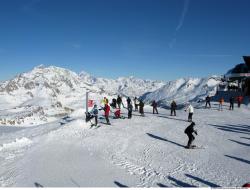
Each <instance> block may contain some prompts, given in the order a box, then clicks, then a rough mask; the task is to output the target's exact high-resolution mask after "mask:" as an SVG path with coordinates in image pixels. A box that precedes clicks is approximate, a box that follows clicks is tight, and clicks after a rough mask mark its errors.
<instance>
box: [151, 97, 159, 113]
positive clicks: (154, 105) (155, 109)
mask: <svg viewBox="0 0 250 190" xmlns="http://www.w3.org/2000/svg"><path fill="white" fill-rule="evenodd" d="M151 106H152V107H153V114H155V113H156V114H159V113H158V109H157V102H156V101H155V100H154V101H153V102H152V104H151Z"/></svg>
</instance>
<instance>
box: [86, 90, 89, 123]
mask: <svg viewBox="0 0 250 190" xmlns="http://www.w3.org/2000/svg"><path fill="white" fill-rule="evenodd" d="M88 102H89V92H88V91H86V116H87V113H88V112H89V107H88ZM86 122H87V118H86Z"/></svg>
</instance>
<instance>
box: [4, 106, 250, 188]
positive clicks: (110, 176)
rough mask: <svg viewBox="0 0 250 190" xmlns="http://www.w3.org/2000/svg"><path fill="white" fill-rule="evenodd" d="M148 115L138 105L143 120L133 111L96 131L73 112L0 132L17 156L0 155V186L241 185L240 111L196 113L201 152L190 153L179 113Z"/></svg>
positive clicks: (245, 141)
mask: <svg viewBox="0 0 250 190" xmlns="http://www.w3.org/2000/svg"><path fill="white" fill-rule="evenodd" d="M122 111H123V115H124V116H126V114H127V112H126V110H125V109H124V110H122ZM151 112H152V108H151V107H150V106H146V109H145V114H146V117H141V116H140V115H139V114H138V113H137V112H134V115H133V118H132V119H131V120H128V119H118V120H115V119H111V123H112V125H111V126H108V125H105V124H101V127H100V128H97V129H96V128H91V127H90V124H86V123H85V121H84V118H82V114H83V110H81V109H79V110H76V111H75V112H73V113H72V114H71V115H70V117H69V118H66V119H61V120H58V121H55V122H52V123H50V124H43V125H40V126H36V127H33V128H32V127H29V128H24V129H23V130H20V131H13V133H5V135H4V138H3V135H2V136H0V142H1V143H2V146H1V147H3V144H5V145H4V146H5V147H6V145H8V146H10V145H11V146H10V147H18V151H17V149H16V148H12V149H10V148H9V149H5V151H4V153H3V151H0V158H1V162H0V168H1V170H0V171H1V173H0V186H3V187H6V186H8V187H9V186H10V187H34V186H37V185H41V186H44V187H118V186H128V187H160V186H161V187H162V186H167V187H240V186H242V185H243V184H244V183H246V182H247V181H249V169H250V168H249V163H250V161H249V160H250V152H249V146H250V145H249V140H250V137H249V134H250V133H249V132H250V131H249V122H250V118H249V113H250V110H249V109H248V108H247V107H245V106H243V107H242V108H241V109H237V108H236V109H235V111H229V110H228V105H225V109H224V111H222V112H219V111H218V110H217V104H216V103H213V104H212V109H201V108H199V109H198V108H197V109H196V110H195V114H194V121H195V122H196V124H197V125H196V126H195V128H196V129H197V130H198V136H196V139H195V142H194V144H196V145H197V146H203V147H205V148H204V149H194V150H187V149H185V148H183V146H185V145H186V143H187V137H186V135H185V134H184V132H183V131H184V129H185V128H186V127H187V126H188V125H189V123H188V122H187V121H186V120H187V113H186V112H184V111H183V110H179V111H177V117H171V116H169V110H165V109H159V112H160V114H159V115H153V114H152V113H151ZM62 123H63V124H62ZM0 130H1V128H0ZM7 137H9V138H7ZM10 138H12V139H13V140H12V142H8V143H4V142H3V141H5V140H6V141H7V140H8V141H9V139H10ZM16 139H17V140H16ZM31 142H32V143H31ZM4 158H5V159H4Z"/></svg>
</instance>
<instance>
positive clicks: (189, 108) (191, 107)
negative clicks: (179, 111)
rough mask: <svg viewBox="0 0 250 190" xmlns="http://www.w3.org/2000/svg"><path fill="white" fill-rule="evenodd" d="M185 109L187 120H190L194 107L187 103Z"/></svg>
mask: <svg viewBox="0 0 250 190" xmlns="http://www.w3.org/2000/svg"><path fill="white" fill-rule="evenodd" d="M185 111H187V112H188V122H192V120H193V114H194V107H193V106H192V105H191V104H190V103H188V107H187V109H186V110H185Z"/></svg>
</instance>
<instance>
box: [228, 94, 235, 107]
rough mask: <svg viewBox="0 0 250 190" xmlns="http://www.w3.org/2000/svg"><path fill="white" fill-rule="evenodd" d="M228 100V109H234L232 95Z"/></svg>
mask: <svg viewBox="0 0 250 190" xmlns="http://www.w3.org/2000/svg"><path fill="white" fill-rule="evenodd" d="M229 102H230V107H229V110H234V97H233V96H231V97H230V99H229Z"/></svg>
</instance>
